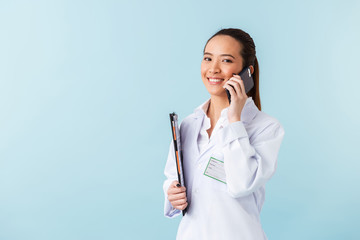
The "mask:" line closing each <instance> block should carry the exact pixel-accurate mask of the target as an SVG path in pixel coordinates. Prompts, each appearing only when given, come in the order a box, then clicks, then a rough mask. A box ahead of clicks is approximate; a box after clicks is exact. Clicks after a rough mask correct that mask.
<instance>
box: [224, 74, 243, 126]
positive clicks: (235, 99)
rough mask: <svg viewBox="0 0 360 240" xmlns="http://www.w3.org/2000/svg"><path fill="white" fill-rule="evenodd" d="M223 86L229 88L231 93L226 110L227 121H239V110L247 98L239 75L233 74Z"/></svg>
mask: <svg viewBox="0 0 360 240" xmlns="http://www.w3.org/2000/svg"><path fill="white" fill-rule="evenodd" d="M224 88H226V89H227V90H229V92H230V94H231V104H230V107H229V111H228V119H229V123H233V122H237V121H241V112H242V110H243V108H244V106H245V103H246V99H247V98H248V96H247V95H246V93H245V87H244V82H243V81H242V80H241V78H240V76H239V75H234V76H232V77H231V78H229V80H228V81H226V83H225V84H224ZM234 89H235V90H234Z"/></svg>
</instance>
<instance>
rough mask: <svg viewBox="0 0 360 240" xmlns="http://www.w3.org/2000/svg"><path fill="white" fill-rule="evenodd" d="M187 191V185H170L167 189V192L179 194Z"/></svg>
mask: <svg viewBox="0 0 360 240" xmlns="http://www.w3.org/2000/svg"><path fill="white" fill-rule="evenodd" d="M183 192H186V188H185V187H174V188H172V187H170V188H169V189H168V191H167V194H178V193H183Z"/></svg>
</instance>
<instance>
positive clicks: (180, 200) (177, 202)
mask: <svg viewBox="0 0 360 240" xmlns="http://www.w3.org/2000/svg"><path fill="white" fill-rule="evenodd" d="M186 202H187V199H186V198H182V199H179V200H174V201H172V202H171V205H173V206H174V207H175V206H180V205H184V204H185V203H186Z"/></svg>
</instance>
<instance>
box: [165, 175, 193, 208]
mask: <svg viewBox="0 0 360 240" xmlns="http://www.w3.org/2000/svg"><path fill="white" fill-rule="evenodd" d="M176 185H178V186H180V184H179V182H178V181H173V182H172V183H171V185H170V187H169V188H168V191H167V195H168V199H169V201H170V203H171V205H172V206H173V207H174V208H176V209H179V210H184V209H185V208H186V207H187V205H188V203H187V198H186V188H185V187H181V186H180V187H178V186H176Z"/></svg>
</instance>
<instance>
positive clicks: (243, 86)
mask: <svg viewBox="0 0 360 240" xmlns="http://www.w3.org/2000/svg"><path fill="white" fill-rule="evenodd" d="M235 81H236V82H238V83H239V84H240V88H241V93H242V94H243V95H244V96H246V92H245V85H244V81H243V80H242V79H241V78H240V79H236V80H235Z"/></svg>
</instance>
